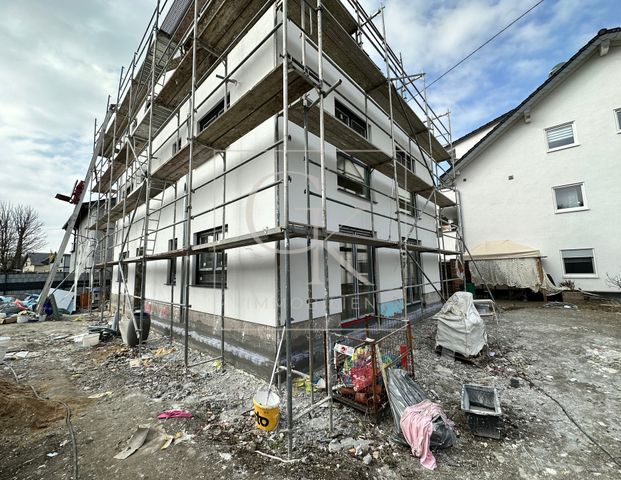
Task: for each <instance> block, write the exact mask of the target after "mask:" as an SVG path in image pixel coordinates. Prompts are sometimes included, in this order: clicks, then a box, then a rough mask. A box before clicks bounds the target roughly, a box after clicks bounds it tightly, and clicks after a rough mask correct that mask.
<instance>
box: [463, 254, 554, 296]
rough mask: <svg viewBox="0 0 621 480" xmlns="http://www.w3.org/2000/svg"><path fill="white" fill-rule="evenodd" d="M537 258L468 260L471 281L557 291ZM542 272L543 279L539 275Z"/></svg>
mask: <svg viewBox="0 0 621 480" xmlns="http://www.w3.org/2000/svg"><path fill="white" fill-rule="evenodd" d="M540 261H541V260H540V259H539V258H500V259H496V260H476V265H473V263H472V262H468V266H469V268H470V275H471V277H472V282H473V283H474V284H475V285H483V284H485V283H486V284H487V285H489V286H490V287H496V286H507V287H515V288H530V289H531V290H532V291H533V292H538V291H540V290H543V291H545V293H548V294H552V293H558V292H560V291H562V290H563V289H561V288H557V287H556V286H554V285H553V284H552V282H550V279H549V278H548V276H547V275H546V273H545V271H543V267H540V266H539V262H540ZM540 268H541V273H543V281H542V278H541V276H540V270H539V269H540Z"/></svg>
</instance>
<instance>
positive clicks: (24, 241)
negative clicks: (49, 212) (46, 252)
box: [13, 205, 45, 269]
mask: <svg viewBox="0 0 621 480" xmlns="http://www.w3.org/2000/svg"><path fill="white" fill-rule="evenodd" d="M13 226H14V229H15V253H14V254H13V269H21V268H22V267H23V265H24V261H25V260H26V258H25V256H26V254H27V253H29V252H34V251H35V250H38V249H40V248H41V247H43V246H44V245H45V235H44V233H43V232H44V230H43V222H42V221H41V220H39V214H38V213H37V211H36V210H35V209H34V208H32V207H31V206H29V205H17V206H15V207H14V208H13Z"/></svg>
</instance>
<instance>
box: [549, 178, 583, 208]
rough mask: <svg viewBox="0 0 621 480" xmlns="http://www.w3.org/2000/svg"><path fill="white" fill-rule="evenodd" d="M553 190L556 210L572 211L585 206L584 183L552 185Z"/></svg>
mask: <svg viewBox="0 0 621 480" xmlns="http://www.w3.org/2000/svg"><path fill="white" fill-rule="evenodd" d="M553 190H554V201H555V202H556V211H557V212H573V211H576V210H585V209H586V208H587V207H586V199H585V195H584V183H576V184H573V185H563V186H560V187H554V188H553Z"/></svg>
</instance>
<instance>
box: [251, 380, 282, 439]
mask: <svg viewBox="0 0 621 480" xmlns="http://www.w3.org/2000/svg"><path fill="white" fill-rule="evenodd" d="M252 403H253V405H254V417H255V424H256V426H257V428H258V429H259V430H264V431H266V432H271V431H272V430H274V429H275V428H276V427H277V426H278V420H279V419H280V397H279V396H278V394H277V393H275V392H271V393H270V394H269V398H268V391H267V389H261V390H259V391H258V392H257V393H256V394H255V396H254V398H253V399H252Z"/></svg>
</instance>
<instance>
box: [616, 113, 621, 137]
mask: <svg viewBox="0 0 621 480" xmlns="http://www.w3.org/2000/svg"><path fill="white" fill-rule="evenodd" d="M615 120H616V121H617V133H621V108H617V109H616V110H615Z"/></svg>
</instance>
